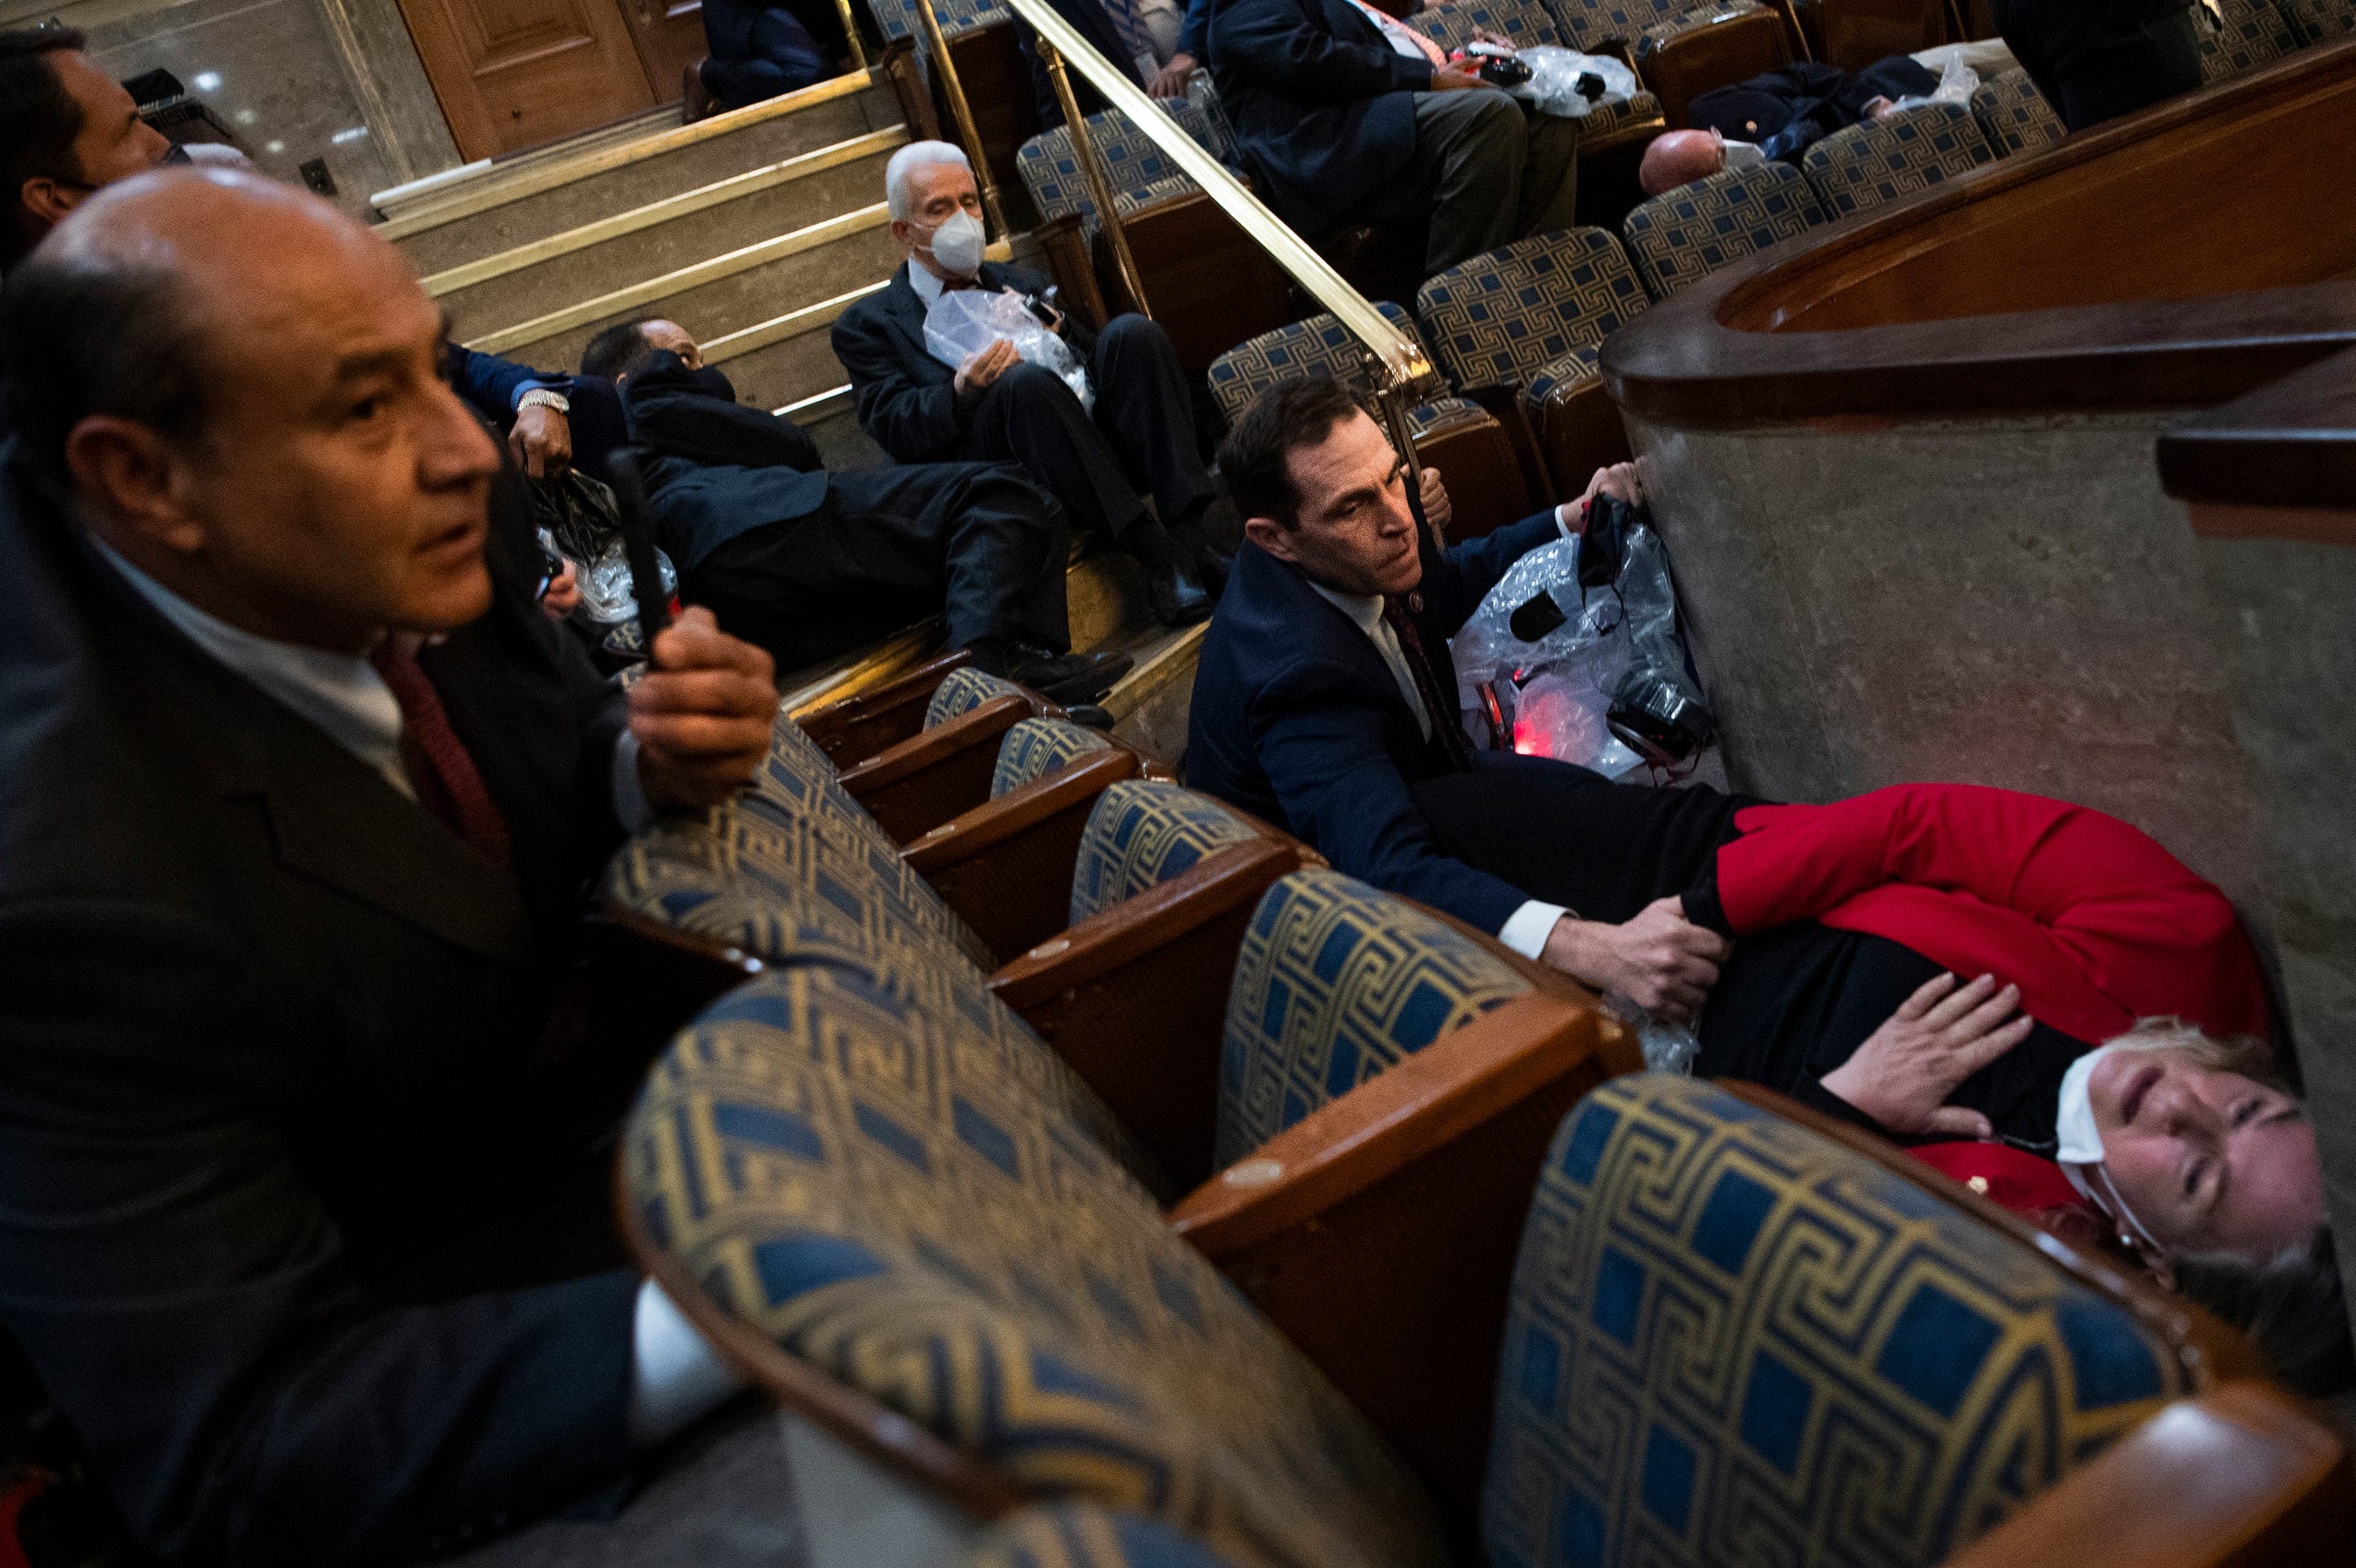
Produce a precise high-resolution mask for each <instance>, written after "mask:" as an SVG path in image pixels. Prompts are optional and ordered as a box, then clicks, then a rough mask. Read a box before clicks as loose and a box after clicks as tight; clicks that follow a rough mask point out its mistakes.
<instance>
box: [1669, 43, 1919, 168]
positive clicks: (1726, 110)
mask: <svg viewBox="0 0 2356 1568" xmlns="http://www.w3.org/2000/svg"><path fill="white" fill-rule="evenodd" d="M1938 87H1939V78H1938V76H1937V74H1936V73H1935V72H1933V71H1932V70H1930V69H1927V68H1925V67H1924V66H1923V65H1922V62H1921V61H1920V60H1917V59H1913V58H1912V57H1911V56H1908V55H1891V56H1890V57H1889V58H1888V59H1879V60H1876V61H1874V62H1873V63H1872V64H1871V65H1869V66H1868V67H1866V68H1865V69H1863V70H1858V71H1850V70H1840V69H1836V68H1834V67H1832V66H1828V65H1819V64H1817V63H1816V62H1815V61H1814V60H1794V61H1793V62H1792V63H1791V64H1790V65H1787V66H1779V67H1777V68H1776V69H1773V70H1768V71H1762V72H1760V73H1759V74H1758V75H1757V76H1754V77H1752V78H1751V79H1750V80H1747V81H1738V82H1736V83H1735V84H1734V85H1733V86H1731V87H1714V88H1712V89H1710V91H1708V92H1704V93H1701V94H1698V95H1697V96H1696V98H1695V99H1694V101H1693V102H1692V103H1691V104H1690V105H1689V106H1688V107H1687V111H1686V118H1687V123H1689V124H1691V125H1692V126H1693V127H1694V128H1695V129H1696V130H1697V131H1715V132H1717V133H1719V135H1721V136H1729V137H1731V138H1733V139H1734V140H1735V141H1738V142H1763V141H1765V140H1766V139H1767V138H1768V137H1770V136H1772V135H1773V134H1774V133H1776V132H1778V131H1781V130H1782V129H1783V127H1785V126H1786V125H1789V124H1790V123H1792V122H1794V120H1805V121H1807V122H1809V123H1811V124H1813V125H1815V127H1816V129H1817V130H1819V131H1821V132H1823V133H1825V134H1826V135H1830V134H1832V133H1834V132H1835V131H1838V130H1841V129H1843V128H1845V127H1847V126H1850V125H1855V124H1858V123H1862V122H1863V121H1864V119H1865V106H1866V105H1867V104H1869V103H1870V102H1872V101H1874V100H1875V99H1877V98H1888V99H1891V100H1893V101H1894V100H1897V99H1901V98H1906V97H1910V96H1912V97H1922V98H1927V97H1929V96H1930V95H1931V94H1932V93H1933V92H1935V91H1938ZM1793 156H1794V161H1796V159H1797V154H1796V153H1795V154H1794V155H1793Z"/></svg>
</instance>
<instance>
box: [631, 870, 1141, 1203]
mask: <svg viewBox="0 0 2356 1568" xmlns="http://www.w3.org/2000/svg"><path fill="white" fill-rule="evenodd" d="M663 826H664V827H681V826H684V825H676V824H666V825H663ZM711 847H712V845H711V836H698V835H692V834H686V833H669V834H667V833H664V832H662V831H659V830H658V831H655V832H652V833H649V834H644V835H641V836H640V837H639V838H638V839H636V840H633V841H632V843H631V844H630V846H629V847H628V848H627V849H626V850H625V851H624V854H623V856H622V858H621V859H618V860H617V861H616V864H615V868H614V870H613V871H612V872H611V873H610V874H609V877H608V882H607V888H608V891H609V893H610V894H611V895H612V896H613V897H614V898H615V899H616V901H618V902H619V903H621V905H622V906H623V907H625V908H627V909H630V910H633V911H636V912H641V913H648V914H651V915H653V916H654V917H655V918H657V919H660V920H662V921H663V922H664V923H666V924H668V925H670V926H672V927H673V928H675V929H678V930H682V931H689V932H693V933H697V934H700V935H704V936H711V937H716V938H718V939H720V940H723V941H725V942H729V943H731V944H734V945H735V946H737V947H740V948H742V949H744V951H745V952H748V953H751V954H753V955H755V956H757V957H759V958H760V959H761V960H762V961H763V962H764V963H765V964H769V965H790V964H797V963H811V962H819V963H825V962H841V963H849V964H853V965H862V966H864V967H866V968H869V969H872V970H873V972H874V973H875V974H876V975H878V976H883V983H884V984H885V985H886V986H888V987H890V988H891V989H892V990H893V992H894V994H895V995H898V996H901V997H905V998H908V999H909V1000H910V1001H911V1002H912V1003H914V1004H916V1005H917V1006H919V1007H920V1008H922V1009H923V1010H924V1012H925V1014H926V1017H929V1018H940V1019H953V1020H955V1021H956V1022H957V1023H958V1026H959V1029H960V1033H959V1035H958V1041H959V1042H960V1046H961V1048H962V1049H969V1050H979V1051H986V1052H987V1053H988V1054H989V1055H990V1057H991V1059H992V1060H993V1061H997V1062H999V1063H1000V1064H1001V1068H1002V1070H1003V1071H1004V1072H1006V1073H1007V1074H1008V1075H1009V1076H1010V1077H1011V1078H1012V1080H1013V1081H1014V1082H1017V1083H1021V1084H1022V1085H1023V1086H1024V1088H1025V1089H1026V1091H1027V1092H1029V1093H1033V1094H1035V1095H1038V1096H1040V1097H1041V1098H1042V1099H1044V1101H1045V1102H1046V1103H1048V1104H1054V1105H1055V1106H1057V1107H1058V1108H1060V1109H1061V1110H1063V1111H1064V1112H1065V1113H1066V1115H1069V1116H1071V1118H1072V1119H1073V1120H1074V1121H1076V1122H1077V1123H1078V1124H1079V1125H1081V1126H1083V1127H1085V1128H1086V1129H1087V1133H1088V1136H1089V1137H1090V1138H1091V1139H1092V1140H1093V1141H1094V1142H1095V1144H1096V1146H1097V1147H1098V1148H1100V1149H1103V1150H1105V1151H1107V1152H1108V1153H1109V1154H1110V1155H1111V1156H1112V1157H1113V1158H1114V1159H1115V1160H1116V1161H1117V1162H1118V1163H1119V1165H1120V1166H1121V1168H1123V1169H1125V1170H1127V1171H1129V1172H1130V1174H1131V1175H1133V1176H1134V1177H1136V1179H1138V1180H1139V1181H1141V1182H1142V1183H1143V1184H1144V1185H1145V1186H1146V1187H1147V1188H1148V1189H1151V1190H1152V1191H1154V1192H1156V1193H1162V1192H1165V1191H1167V1190H1168V1183H1167V1181H1166V1179H1164V1178H1163V1177H1162V1174H1161V1171H1160V1168H1159V1167H1158V1166H1156V1165H1155V1163H1154V1161H1153V1160H1152V1158H1151V1157H1150V1156H1148V1155H1147V1154H1145V1153H1144V1151H1143V1150H1142V1149H1141V1147H1139V1146H1138V1144H1137V1141H1136V1140H1135V1139H1134V1138H1133V1137H1131V1136H1130V1134H1129V1131H1128V1129H1127V1128H1125V1127H1123V1126H1122V1125H1120V1123H1119V1121H1118V1120H1117V1119H1115V1117H1114V1116H1113V1114H1112V1113H1111V1111H1109V1110H1108V1109H1107V1108H1106V1107H1105V1105H1104V1103H1103V1102H1102V1101H1100V1100H1099V1099H1098V1098H1097V1096H1096V1093H1095V1092H1094V1091H1092V1090H1090V1089H1089V1088H1088V1087H1087V1085H1086V1084H1085V1083H1081V1082H1080V1080H1079V1079H1078V1078H1077V1077H1076V1076H1075V1075H1074V1074H1073V1073H1072V1072H1071V1070H1070V1069H1069V1068H1067V1067H1066V1066H1065V1065H1064V1062H1063V1060H1062V1058H1060V1057H1058V1056H1056V1055H1055V1053H1054V1052H1053V1051H1050V1050H1048V1048H1047V1047H1046V1045H1045V1044H1044V1043H1043V1042H1042V1041H1041V1040H1040V1039H1039V1037H1038V1036H1037V1035H1035V1034H1033V1033H1032V1032H1031V1028H1030V1026H1029V1025H1028V1024H1025V1023H1024V1022H1023V1020H1022V1019H1020V1018H1017V1017H1016V1016H1015V1015H1014V1013H1013V1011H1012V1009H1011V1008H1008V1007H1007V1006H1006V1004H1005V1003H1003V1002H1001V1001H1000V1000H999V999H998V998H997V997H996V996H994V995H993V994H992V993H991V989H990V986H989V982H988V980H987V978H986V977H985V975H984V972H983V970H982V969H981V968H980V967H978V966H977V965H975V964H974V963H973V962H972V961H971V960H970V959H969V956H968V955H965V954H963V953H961V952H960V951H958V948H956V947H955V946H953V945H950V944H947V943H944V942H943V941H942V940H940V939H939V938H938V937H937V936H936V935H933V934H931V933H926V932H923V931H919V930H916V929H912V928H911V925H910V923H909V922H908V920H907V918H906V914H905V911H903V910H898V909H895V908H894V905H893V901H891V900H890V899H887V898H869V899H866V900H864V901H859V902H857V903H855V904H853V903H851V902H850V901H845V900H843V899H841V896H840V894H839V893H837V894H835V895H832V896H829V895H828V894H825V893H819V892H810V893H805V894H803V895H801V896H796V897H786V896H779V895H778V893H777V892H776V891H775V884H774V883H772V882H768V881H767V879H766V878H759V879H756V878H753V877H746V876H742V875H739V876H737V877H736V878H734V879H733V881H734V887H732V889H731V890H730V891H726V892H723V893H719V894H714V895H712V896H709V897H706V896H705V891H706V890H707V889H709V888H710V887H711V886H712V885H713V883H714V882H715V880H717V879H715V878H714V877H712V875H710V874H709V873H708V871H707V870H706V866H705V865H703V864H698V863H697V860H696V859H695V858H696V857H697V856H699V854H701V853H702V852H707V851H708V850H709V849H710V848H711ZM756 880H757V881H761V882H763V883H764V884H765V891H763V892H762V893H759V894H755V893H753V892H750V891H746V889H745V884H747V883H751V882H755V881H756ZM822 882H823V875H822V873H821V874H819V875H817V876H814V877H813V879H812V883H813V887H814V888H815V887H817V886H819V885H822ZM952 918H953V917H952Z"/></svg>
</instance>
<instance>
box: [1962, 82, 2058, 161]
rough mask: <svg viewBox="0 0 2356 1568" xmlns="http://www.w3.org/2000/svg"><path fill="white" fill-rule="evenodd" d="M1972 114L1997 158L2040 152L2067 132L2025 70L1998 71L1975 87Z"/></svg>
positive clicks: (2052, 144) (2054, 143) (2056, 142)
mask: <svg viewBox="0 0 2356 1568" xmlns="http://www.w3.org/2000/svg"><path fill="white" fill-rule="evenodd" d="M1972 118H1973V119H1975V120H1976V121H1978V122H1979V123H1980V134H1982V135H1984V136H1986V137H1987V143H1988V145H1989V146H1991V147H1993V148H1995V149H1996V154H1997V156H1998V157H2000V158H2009V157H2012V156H2014V155H2017V154H2020V153H2036V152H2042V151H2043V150H2044V149H2045V148H2047V147H2051V146H2054V145H2056V144H2059V143H2060V142H2061V138H2062V137H2064V136H2066V135H2068V134H2069V128H2068V127H2067V126H2065V125H2063V124H2062V123H2061V116H2060V115H2059V114H2056V113H2055V112H2053V105H2051V103H2048V102H2046V101H2045V95H2044V94H2043V93H2041V92H2040V91H2037V84H2036V83H2035V82H2033V81H2031V80H2029V73H2028V72H2027V71H2025V70H2004V71H1998V72H1997V74H1996V75H1994V76H1992V77H1989V78H1988V79H1987V80H1986V81H1983V82H1981V83H1980V84H1979V86H1977V87H1976V88H1974V89H1973V90H1972Z"/></svg>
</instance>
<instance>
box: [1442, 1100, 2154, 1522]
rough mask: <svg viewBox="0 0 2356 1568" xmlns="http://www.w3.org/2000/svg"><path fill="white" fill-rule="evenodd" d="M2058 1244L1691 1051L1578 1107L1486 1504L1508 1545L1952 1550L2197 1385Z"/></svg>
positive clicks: (1526, 1289)
mask: <svg viewBox="0 0 2356 1568" xmlns="http://www.w3.org/2000/svg"><path fill="white" fill-rule="evenodd" d="M2187 1381H2188V1380H2187V1378H2186V1375H2185V1372H2184V1369H2183V1368H2182V1367H2181V1366H2180V1365H2179V1363H2178V1361H2177V1360H2176V1359H2175V1357H2174V1356H2173V1355H2171V1354H2170V1353H2169V1349H2168V1347H2167V1346H2166V1344H2165V1343H2164V1342H2162V1341H2161V1340H2159V1339H2157V1338H2156V1337H2154V1336H2152V1335H2150V1334H2148V1333H2147V1331H2146V1330H2145V1329H2144V1328H2142V1326H2141V1325H2140V1324H2139V1323H2137V1322H2136V1318H2135V1317H2134V1316H2133V1315H2132V1314H2131V1313H2129V1312H2127V1311H2126V1309H2125V1308H2123V1307H2120V1306H2118V1305H2117V1304H2115V1303H2114V1302H2112V1301H2110V1300H2109V1299H2107V1298H2105V1297H2104V1296H2099V1295H2097V1294H2095V1293H2094V1292H2093V1291H2091V1290H2088V1289H2086V1288H2084V1287H2083V1286H2081V1285H2078V1284H2076V1283H2075V1282H2074V1281H2072V1279H2071V1278H2070V1277H2069V1276H2068V1275H2064V1274H2063V1273H2062V1272H2061V1270H2060V1269H2058V1268H2056V1267H2054V1266H2053V1265H2052V1264H2049V1263H2048V1262H2046V1261H2045V1260H2044V1258H2043V1257H2042V1256H2041V1255H2040V1254H2039V1253H2037V1252H2036V1251H2035V1250H2034V1249H2033V1248H2032V1247H2029V1246H2026V1245H2023V1244H2022V1243H2019V1242H2017V1241H2014V1240H2012V1239H2011V1238H2010V1237H2008V1236H2007V1235H2005V1234H2004V1233H2002V1232H1998V1231H1997V1230H1996V1229H1994V1228H1993V1227H1991V1226H1988V1225H1987V1224H1985V1223H1983V1222H1982V1221H1978V1220H1976V1219H1975V1218H1973V1217H1972V1216H1970V1215H1967V1214H1965V1213H1964V1212H1962V1211H1960V1210H1957V1209H1955V1208H1954V1207H1952V1206H1951V1205H1949V1204H1948V1203H1946V1202H1944V1200H1941V1199H1939V1198H1938V1197H1936V1196H1934V1195H1933V1193H1931V1192H1930V1191H1928V1190H1926V1189H1923V1188H1922V1187H1918V1186H1916V1185H1915V1184H1913V1183H1912V1182H1910V1181H1907V1180H1905V1179H1903V1178H1901V1177H1900V1176H1898V1175H1897V1174H1895V1173H1894V1172H1891V1171H1890V1170H1887V1169H1885V1168H1882V1167H1881V1166H1880V1165H1879V1164H1877V1163H1876V1162H1874V1161H1873V1160H1871V1159H1869V1158H1868V1157H1865V1156H1864V1155H1861V1154H1858V1153H1857V1152H1855V1151H1853V1150H1851V1149H1849V1148H1847V1147H1844V1146H1842V1145H1840V1144H1838V1143H1836V1142H1834V1141H1833V1140H1831V1139H1829V1138H1826V1137H1825V1136H1821V1135H1819V1134H1816V1133H1814V1132H1810V1131H1808V1130H1807V1129H1805V1128H1803V1127H1801V1126H1798V1125H1795V1124H1794V1123H1791V1122H1787V1121H1784V1120H1783V1118H1781V1117H1779V1116H1775V1115H1770V1114H1769V1113H1767V1112H1765V1111H1762V1110H1760V1109H1758V1108H1756V1107H1754V1106H1751V1105H1750V1104H1745V1103H1744V1102H1742V1101H1740V1100H1738V1099H1736V1098H1735V1097H1734V1096H1732V1095H1730V1094H1729V1093H1726V1092H1725V1091H1724V1090H1722V1089H1719V1088H1717V1087H1715V1086H1713V1085H1711V1084H1708V1083H1701V1082H1698V1081H1697V1080H1695V1079H1691V1078H1684V1077H1672V1076H1659V1075H1643V1074H1640V1075H1636V1076H1633V1077H1627V1078H1619V1079H1614V1080H1612V1082H1610V1083H1605V1084H1604V1085H1603V1086H1602V1087H1601V1088H1599V1089H1597V1090H1595V1091H1594V1092H1593V1093H1590V1094H1589V1095H1588V1096H1587V1098H1586V1099H1585V1100H1583V1101H1581V1102H1580V1104H1579V1105H1578V1107H1577V1108H1575V1109H1574V1110H1573V1111H1572V1112H1571V1114H1570V1115H1569V1116H1568V1117H1566V1118H1565V1119H1564V1121H1563V1124H1562V1126H1561V1128H1560V1129H1559V1130H1558V1132H1557V1133H1556V1135H1555V1140H1554V1144H1553V1147H1551V1148H1550V1149H1549V1151H1548V1153H1547V1163H1546V1166H1545V1168H1544V1170H1543V1172H1542V1173H1541V1175H1540V1178H1539V1182H1538V1190H1537V1197H1536V1198H1535V1200H1533V1202H1532V1205H1531V1209H1530V1213H1529V1219H1528V1221H1526V1225H1525V1228H1524V1231H1523V1235H1522V1249H1521V1254H1520V1258H1519V1260H1518V1262H1517V1263H1516V1264H1515V1272H1514V1286H1513V1296H1512V1302H1511V1307H1510V1310H1509V1312H1508V1315H1507V1319H1506V1327H1505V1354H1504V1360H1503V1363H1502V1366H1501V1368H1500V1371H1499V1376H1498V1380H1497V1391H1496V1401H1497V1403H1496V1424H1495V1429H1494V1431H1495V1436H1494V1443H1493V1444H1492V1446H1491V1448H1490V1454H1489V1469H1488V1477H1487V1482H1486V1486H1485V1488H1484V1494H1483V1507H1482V1533H1483V1538H1484V1541H1485V1544H1486V1545H1487V1547H1488V1552H1489V1561H1490V1562H1491V1563H1493V1564H1496V1565H1498V1568H1508V1565H1510V1568H1572V1565H1574V1564H1576V1565H1578V1568H1602V1565H1606V1564H1637V1563H1641V1564H1644V1565H1645V1568H1686V1565H1691V1568H1703V1565H1705V1564H1718V1563H1779V1564H1794V1565H1797V1564H1818V1563H1821V1564H1836V1563H1873V1564H1877V1565H1879V1568H1914V1565H1918V1564H1920V1565H1927V1564H1930V1563H1938V1562H1942V1561H1944V1560H1945V1559H1946V1558H1947V1557H1948V1555H1949V1554H1950V1553H1951V1552H1954V1551H1955V1550H1956V1549H1957V1548H1959V1547H1960V1546H1962V1545H1964V1544H1965V1543H1966V1542H1968V1541H1971V1540H1973V1539H1974V1538H1975V1537H1976V1536H1978V1535H1980V1534H1982V1533H1984V1532H1985V1531H1987V1529H1988V1528H1989V1527H1990V1526H1992V1525H1994V1524H1996V1523H1997V1521H1998V1520H2002V1519H2003V1518H2004V1517H2005V1516H2006V1515H2007V1514H2008V1513H2009V1512H2011V1511H2012V1510H2013V1509H2016V1508H2018V1507H2019V1505H2020V1504H2021V1503H2022V1502H2023V1501H2024V1500H2026V1499H2029V1497H2032V1496H2034V1495H2035V1494H2036V1493H2038V1492H2039V1491H2040V1490H2042V1489H2044V1488H2046V1487H2048V1486H2050V1485H2051V1484H2052V1483H2053V1481H2055V1480H2056V1479H2057V1478H2059V1477H2061V1475H2062V1473H2063V1472H2065V1471H2067V1470H2069V1469H2071V1468H2072V1467H2074V1466H2076V1465H2079V1464H2081V1463H2083V1461H2085V1460H2086V1459H2087V1458H2089V1457H2091V1456H2093V1455H2094V1453H2095V1452H2097V1451H2098V1450H2100V1449H2101V1448H2102V1447H2103V1446H2104V1445H2105V1444H2107V1443H2109V1442H2110V1441H2111V1440H2113V1439H2114V1438H2115V1437H2117V1436H2118V1435H2121V1434H2122V1433H2124V1432H2126V1431H2127V1430H2129V1429H2130V1428H2132V1427H2134V1426H2135V1425H2136V1424H2139V1423H2141V1422H2142V1421H2144V1420H2146V1419H2147V1418H2148V1417H2150V1416H2151V1415H2152V1414H2154V1413H2156V1412H2158V1410H2159V1409H2160V1407H2161V1406H2162V1405H2163V1404H2164V1403H2166V1401H2168V1400H2169V1398H2171V1397H2173V1396H2175V1395H2176V1394H2178V1393H2179V1392H2183V1391H2184V1389H2185V1388H2186V1386H2187Z"/></svg>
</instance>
